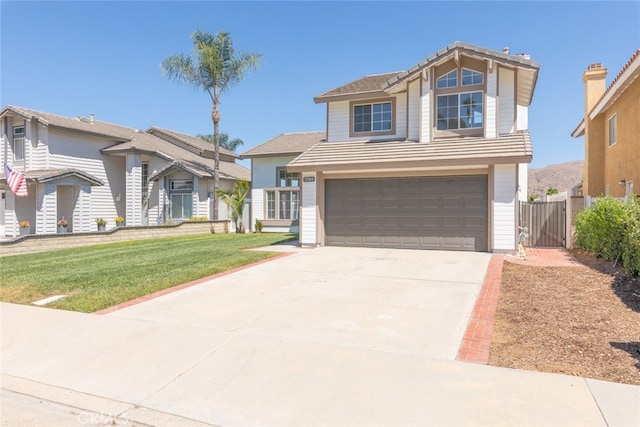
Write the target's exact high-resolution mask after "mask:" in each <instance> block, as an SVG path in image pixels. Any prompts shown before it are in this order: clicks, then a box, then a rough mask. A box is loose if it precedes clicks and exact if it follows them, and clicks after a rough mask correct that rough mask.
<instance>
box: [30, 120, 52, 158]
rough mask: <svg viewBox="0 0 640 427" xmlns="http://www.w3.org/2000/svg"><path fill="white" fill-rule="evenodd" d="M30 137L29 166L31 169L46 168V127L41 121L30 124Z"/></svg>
mask: <svg viewBox="0 0 640 427" xmlns="http://www.w3.org/2000/svg"><path fill="white" fill-rule="evenodd" d="M32 128H33V131H32V138H31V144H30V145H31V161H30V163H29V167H30V168H31V169H46V168H47V155H48V150H47V134H48V128H47V127H46V126H44V125H42V124H41V123H38V122H35V123H34V124H33V126H32Z"/></svg>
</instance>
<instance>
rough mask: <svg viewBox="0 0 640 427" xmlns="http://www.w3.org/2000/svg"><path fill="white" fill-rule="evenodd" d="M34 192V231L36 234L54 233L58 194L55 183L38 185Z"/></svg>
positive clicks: (56, 221) (56, 222)
mask: <svg viewBox="0 0 640 427" xmlns="http://www.w3.org/2000/svg"><path fill="white" fill-rule="evenodd" d="M37 187H38V188H37V190H36V193H37V194H36V197H37V201H36V207H37V212H36V218H37V220H36V230H37V233H38V234H43V233H44V234H46V233H55V232H56V227H57V224H58V219H57V212H58V194H57V191H56V189H57V186H56V184H55V183H46V184H38V185H37Z"/></svg>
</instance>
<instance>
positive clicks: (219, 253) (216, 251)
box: [0, 233, 296, 313]
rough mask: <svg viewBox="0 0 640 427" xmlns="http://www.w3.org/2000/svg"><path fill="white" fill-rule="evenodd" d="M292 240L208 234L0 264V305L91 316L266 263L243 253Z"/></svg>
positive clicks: (265, 255) (258, 256) (26, 257)
mask: <svg viewBox="0 0 640 427" xmlns="http://www.w3.org/2000/svg"><path fill="white" fill-rule="evenodd" d="M294 238H296V236H295V235H292V234H273V233H264V234H244V235H240V234H208V235H201V236H188V237H174V238H167V239H154V240H142V241H133V242H125V243H113V244H108V245H98V246H87V247H82V248H74V249H63V250H58V251H49V252H41V253H36V254H25V255H16V256H9V257H2V258H0V277H1V278H2V279H1V280H0V301H5V302H12V303H18V304H30V303H32V302H33V301H37V300H40V299H42V298H46V297H48V296H52V295H67V297H66V298H63V299H61V300H58V301H56V302H53V303H51V304H49V305H48V306H47V307H54V308H60V309H64V310H74V311H83V312H87V313H89V312H94V311H97V310H101V309H104V308H107V307H110V306H112V305H115V304H119V303H122V302H125V301H129V300H131V299H134V298H137V297H140V296H143V295H148V294H150V293H153V292H156V291H159V290H162V289H166V288H170V287H172V286H176V285H179V284H182V283H185V282H189V281H191V280H195V279H199V278H202V277H206V276H209V275H212V274H215V273H219V272H221V271H225V270H229V269H231V268H234V267H238V266H241V265H245V264H249V263H252V262H256V261H259V260H261V259H264V258H269V257H272V256H274V255H276V254H275V253H272V252H255V251H246V250H245V249H249V248H256V247H260V246H267V245H270V244H273V243H277V242H282V241H286V240H291V239H294Z"/></svg>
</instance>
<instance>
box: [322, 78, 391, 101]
mask: <svg viewBox="0 0 640 427" xmlns="http://www.w3.org/2000/svg"><path fill="white" fill-rule="evenodd" d="M399 73H400V72H399V71H396V72H394V73H385V74H373V75H369V76H364V77H362V78H360V79H357V80H354V81H352V82H349V83H347V84H345V85H342V86H339V87H337V88H335V89H331V90H329V91H327V92H324V93H322V94H320V95H318V96H316V97H315V98H314V100H315V101H316V102H324V101H323V100H324V99H325V98H330V97H333V96H340V95H354V94H358V93H367V92H382V87H383V86H384V84H385V83H386V82H388V81H389V79H391V78H392V77H395V76H397V75H398V74H399Z"/></svg>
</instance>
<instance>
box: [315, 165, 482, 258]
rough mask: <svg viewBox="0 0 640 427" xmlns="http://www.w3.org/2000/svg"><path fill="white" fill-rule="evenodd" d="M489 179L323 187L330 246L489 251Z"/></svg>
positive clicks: (404, 180) (341, 182) (408, 180)
mask: <svg viewBox="0 0 640 427" xmlns="http://www.w3.org/2000/svg"><path fill="white" fill-rule="evenodd" d="M487 194H488V190H487V176H486V175H478V176H456V177H450V176H447V177H420V178H385V179H334V180H331V179H329V180H326V181H325V229H326V233H327V244H329V245H333V246H367V247H378V246H379V247H390V248H416V249H446V250H459V251H487V234H488V226H487V217H488V213H487V212H488V196H487Z"/></svg>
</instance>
